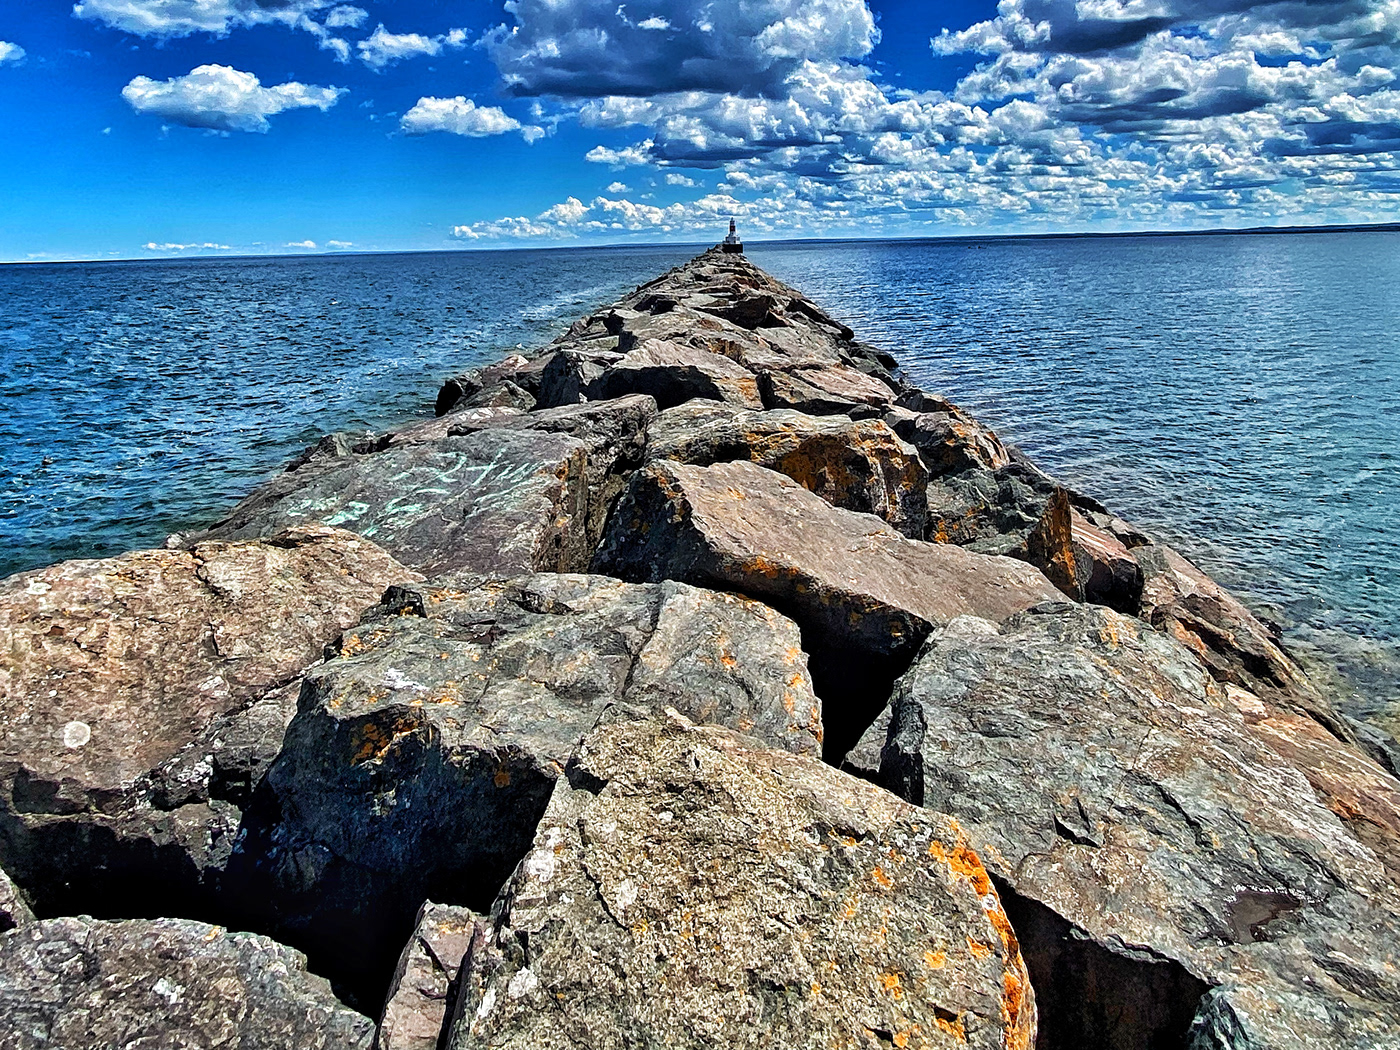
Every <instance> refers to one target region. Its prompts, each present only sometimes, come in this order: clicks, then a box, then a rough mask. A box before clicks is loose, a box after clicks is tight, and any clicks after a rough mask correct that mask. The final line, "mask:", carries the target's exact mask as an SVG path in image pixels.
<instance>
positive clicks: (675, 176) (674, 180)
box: [609, 171, 699, 189]
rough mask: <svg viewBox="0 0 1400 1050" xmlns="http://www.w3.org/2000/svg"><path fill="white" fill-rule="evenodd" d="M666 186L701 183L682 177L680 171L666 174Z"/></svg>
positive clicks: (696, 184)
mask: <svg viewBox="0 0 1400 1050" xmlns="http://www.w3.org/2000/svg"><path fill="white" fill-rule="evenodd" d="M666 185H667V186H698V185H699V183H698V182H696V181H695V180H694V179H692V178H690V177H689V176H686V175H682V174H681V173H680V172H678V171H670V172H667V173H666ZM609 188H610V189H611V187H609ZM623 188H624V189H626V187H625V186H624V187H623Z"/></svg>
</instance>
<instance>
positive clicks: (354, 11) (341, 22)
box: [322, 4, 369, 29]
mask: <svg viewBox="0 0 1400 1050" xmlns="http://www.w3.org/2000/svg"><path fill="white" fill-rule="evenodd" d="M368 17H369V12H368V11H366V10H365V9H364V8H363V7H351V6H350V5H349V4H342V5H341V6H340V7H333V8H331V9H330V10H329V11H327V12H326V18H325V21H324V22H323V23H322V24H323V25H324V26H325V27H326V28H327V29H358V28H359V27H360V26H362V25H364V22H365V19H366V18H368Z"/></svg>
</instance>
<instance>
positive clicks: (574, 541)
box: [200, 430, 590, 574]
mask: <svg viewBox="0 0 1400 1050" xmlns="http://www.w3.org/2000/svg"><path fill="white" fill-rule="evenodd" d="M586 471H587V450H586V447H585V446H584V444H583V443H582V442H580V441H578V440H576V439H574V438H570V437H569V436H567V435H565V434H551V433H543V432H540V431H534V430H501V431H493V432H490V433H480V432H478V433H471V434H466V435H463V436H461V437H448V438H444V439H441V440H438V441H431V442H425V443H421V444H409V445H402V446H399V447H391V448H389V449H387V450H385V451H383V452H377V453H373V454H370V455H351V456H348V457H344V458H339V459H331V460H325V461H320V462H316V463H313V464H308V465H307V466H305V467H303V468H301V469H299V470H293V471H290V472H288V473H285V474H283V475H281V476H279V477H278V478H276V479H274V480H273V481H271V482H269V483H268V484H267V485H265V486H263V487H262V488H261V489H259V490H258V491H256V492H254V493H253V494H252V495H251V496H249V497H248V498H247V499H246V500H244V501H243V502H242V503H240V504H239V505H238V506H237V507H236V508H235V509H234V511H233V513H232V514H230V515H229V517H228V518H227V519H225V520H224V521H222V522H220V523H219V524H217V525H215V526H214V527H213V528H211V529H210V530H209V531H208V532H207V533H204V534H203V535H202V536H201V537H200V538H212V539H250V538H254V537H260V536H267V535H271V534H273V533H276V532H278V531H280V530H282V529H284V528H287V527H288V526H291V525H300V524H308V523H311V522H320V523H322V524H326V525H333V526H336V527H338V528H345V529H350V530H352V531H354V532H357V533H359V534H360V535H362V536H364V537H365V538H367V539H370V540H373V541H374V542H375V543H378V544H379V545H380V546H382V547H383V548H384V549H385V550H387V551H389V552H390V553H391V554H393V555H394V557H396V558H397V559H398V560H399V561H401V562H403V563H404V564H405V565H408V566H409V567H410V568H414V569H418V570H420V571H422V572H425V573H429V574H434V573H439V572H448V571H453V570H457V569H467V570H470V571H474V572H502V573H517V572H533V571H567V570H569V569H574V568H579V567H581V564H586V562H587V560H588V555H589V553H590V549H589V546H588V539H587V528H586V522H587V518H588V485H587V479H586Z"/></svg>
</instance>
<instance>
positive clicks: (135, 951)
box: [0, 917, 374, 1050]
mask: <svg viewBox="0 0 1400 1050" xmlns="http://www.w3.org/2000/svg"><path fill="white" fill-rule="evenodd" d="M0 1031H4V1032H5V1033H6V1034H5V1046H6V1047H10V1048H13V1050H56V1048H60V1047H61V1048H62V1050H113V1048H116V1047H122V1048H132V1050H135V1048H138V1047H140V1048H144V1047H152V1048H155V1047H161V1048H167V1047H168V1048H171V1050H184V1048H189V1050H194V1048H196V1047H198V1048H213V1047H237V1048H239V1050H288V1048H290V1047H296V1048H297V1050H351V1048H356V1050H369V1047H370V1045H371V1043H372V1041H373V1038H374V1023H373V1022H372V1021H371V1020H370V1019H369V1018H368V1017H362V1016H361V1015H359V1014H357V1013H355V1012H353V1011H351V1010H349V1009H347V1008H346V1007H344V1006H342V1005H341V1004H340V1003H338V1002H337V1001H336V999H335V996H333V995H332V994H331V990H330V986H329V985H328V984H327V983H326V982H325V980H323V979H322V978H320V977H316V976H314V975H313V974H310V973H307V972H306V963H305V960H304V959H303V957H302V956H301V954H300V953H299V952H295V951H293V950H292V949H290V948H286V947H284V946H282V945H280V944H277V943H276V942H274V941H270V940H268V939H267V938H266V937H259V936H256V935H255V934H251V933H233V932H230V931H228V930H225V929H222V928H221V927H218V926H208V925H205V924H204V923H202V922H189V921H186V920H181V919H154V920H146V919H133V920H130V921H127V922H99V921H97V920H95V919H89V918H86V917H84V918H76V919H74V918H64V919H48V920H45V921H43V922H36V923H31V924H29V925H26V926H23V927H21V928H20V929H18V930H16V931H14V932H12V933H10V934H7V935H6V936H5V937H4V939H3V940H0Z"/></svg>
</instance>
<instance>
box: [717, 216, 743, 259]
mask: <svg viewBox="0 0 1400 1050" xmlns="http://www.w3.org/2000/svg"><path fill="white" fill-rule="evenodd" d="M720 250H721V251H725V252H729V253H731V254H734V255H742V254H743V251H744V242H743V241H741V240H739V231H738V228H737V227H735V225H734V220H733V219H730V220H729V236H728V237H726V238H725V239H724V241H723V242H722V243H721V244H720Z"/></svg>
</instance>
